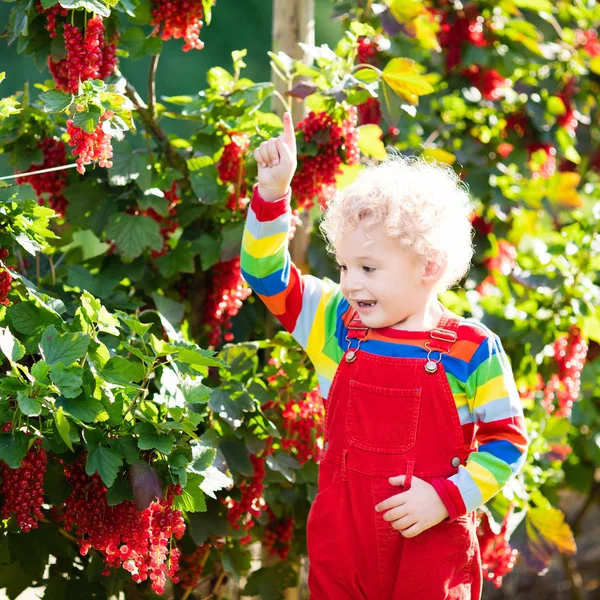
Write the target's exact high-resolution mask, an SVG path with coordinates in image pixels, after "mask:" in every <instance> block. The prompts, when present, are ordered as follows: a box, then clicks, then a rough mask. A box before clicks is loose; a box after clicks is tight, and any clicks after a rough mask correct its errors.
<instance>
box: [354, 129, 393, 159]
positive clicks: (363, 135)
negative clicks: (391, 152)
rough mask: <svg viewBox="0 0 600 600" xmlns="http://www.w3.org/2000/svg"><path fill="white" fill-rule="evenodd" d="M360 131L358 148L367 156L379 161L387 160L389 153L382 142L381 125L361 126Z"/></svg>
mask: <svg viewBox="0 0 600 600" xmlns="http://www.w3.org/2000/svg"><path fill="white" fill-rule="evenodd" d="M357 129H358V147H359V148H360V151H361V152H362V153H363V154H364V155H365V156H371V157H373V158H376V159H377V160H385V159H386V158H387V152H386V151H385V146H384V145H383V142H382V141H381V137H382V135H383V132H382V131H381V127H379V125H361V126H360V127H358V128H357Z"/></svg>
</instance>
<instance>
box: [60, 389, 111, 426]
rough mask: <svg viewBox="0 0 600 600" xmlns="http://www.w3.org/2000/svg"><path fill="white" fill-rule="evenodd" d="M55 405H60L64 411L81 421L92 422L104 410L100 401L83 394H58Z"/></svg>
mask: <svg viewBox="0 0 600 600" xmlns="http://www.w3.org/2000/svg"><path fill="white" fill-rule="evenodd" d="M56 406H59V407H62V408H63V410H64V411H65V413H67V414H68V415H71V416H72V417H73V418H74V419H77V420H78V421H81V422H82V423H92V422H93V421H94V419H95V418H96V417H97V416H98V415H99V414H100V413H101V412H102V411H103V410H104V407H103V406H102V403H101V402H98V401H97V400H93V399H92V398H86V397H85V396H83V395H82V396H79V397H78V398H65V397H63V396H60V397H59V398H58V400H57V401H56Z"/></svg>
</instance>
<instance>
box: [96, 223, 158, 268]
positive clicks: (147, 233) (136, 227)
mask: <svg viewBox="0 0 600 600" xmlns="http://www.w3.org/2000/svg"><path fill="white" fill-rule="evenodd" d="M106 235H107V237H108V238H110V239H112V240H113V241H114V242H115V244H116V245H117V247H118V249H119V251H120V252H121V254H122V255H123V258H124V259H125V260H126V261H132V260H133V259H134V258H137V257H138V256H140V254H142V252H144V250H146V248H150V249H151V250H161V249H162V247H163V238H162V235H161V233H160V225H159V224H158V223H157V222H156V221H155V220H154V219H151V218H150V217H146V216H145V215H128V214H126V213H116V214H113V215H111V218H110V222H109V224H108V227H107V229H106Z"/></svg>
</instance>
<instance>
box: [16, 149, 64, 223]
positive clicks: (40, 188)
mask: <svg viewBox="0 0 600 600" xmlns="http://www.w3.org/2000/svg"><path fill="white" fill-rule="evenodd" d="M37 145H38V148H40V149H41V150H42V152H43V155H44V161H43V162H42V164H35V165H31V167H29V169H27V171H24V173H30V172H32V171H40V170H42V169H51V168H53V167H62V166H63V165H65V163H66V162H67V153H66V150H65V144H64V142H61V141H58V140H55V139H54V138H44V139H43V140H40V141H39V142H38V143H37ZM17 183H19V184H23V183H29V184H30V185H31V187H32V188H33V190H34V192H35V195H36V197H37V199H38V203H39V204H45V203H46V202H47V203H48V205H49V206H50V208H52V209H53V210H55V211H56V212H57V213H58V214H59V215H60V216H61V217H63V216H64V215H65V211H66V208H67V204H68V202H67V199H66V198H65V197H64V196H63V190H64V189H65V188H66V187H67V173H66V171H64V170H63V171H51V172H50V173H42V174H40V175H33V176H31V177H17Z"/></svg>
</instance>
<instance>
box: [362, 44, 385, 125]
mask: <svg viewBox="0 0 600 600" xmlns="http://www.w3.org/2000/svg"><path fill="white" fill-rule="evenodd" d="M378 51H379V47H378V45H377V43H376V42H374V41H373V40H372V39H371V38H369V37H366V36H361V37H359V38H358V47H357V54H356V62H357V63H358V64H362V65H374V64H376V63H377V52H378ZM357 109H358V121H359V123H360V124H361V125H368V124H375V125H378V124H379V123H380V122H381V105H380V104H379V100H378V99H377V98H369V99H368V100H366V101H365V102H363V103H362V104H359V105H358V106H357Z"/></svg>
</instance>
